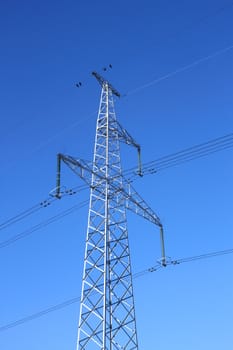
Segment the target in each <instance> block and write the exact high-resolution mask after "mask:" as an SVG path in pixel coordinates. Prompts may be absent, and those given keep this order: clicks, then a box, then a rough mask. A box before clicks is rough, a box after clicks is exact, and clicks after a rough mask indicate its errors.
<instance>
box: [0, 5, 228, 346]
mask: <svg viewBox="0 0 233 350" xmlns="http://www.w3.org/2000/svg"><path fill="white" fill-rule="evenodd" d="M232 23H233V1H230V0H221V1H220V0H195V1H194V0H188V1H184V0H183V1H182V0H176V1H171V0H144V1H138V0H134V1H131V0H130V1H127V0H125V1H123V0H118V1H106V0H102V1H94V0H93V1H90V0H86V1H74V0H66V1H64V0H63V1H62V0H57V1H54V0H48V1H44V0H40V1H36V0H30V1H29V0H22V1H16V0H11V1H10V0H9V1H2V2H1V5H0V43H1V54H0V77H1V79H0V93H1V102H0V113H1V167H0V174H1V175H0V176H1V184H0V186H1V211H0V222H1V223H2V222H4V221H5V220H7V219H8V218H10V217H12V216H15V215H17V214H18V213H20V212H22V211H23V210H25V209H27V208H30V207H31V206H33V205H34V204H37V203H40V201H41V200H43V199H45V198H47V197H48V194H49V192H50V191H51V190H52V189H53V188H54V187H55V177H56V154H57V153H58V152H61V153H66V154H70V155H73V156H77V157H80V158H84V159H88V160H91V159H92V153H93V146H94V136H95V119H96V117H97V110H98V105H99V98H100V86H99V85H98V83H97V82H96V81H95V80H94V78H92V77H91V74H90V73H91V72H92V71H93V70H96V71H98V72H100V73H101V74H105V72H103V67H105V66H108V65H109V63H111V64H112V66H113V69H108V71H107V72H106V74H105V76H106V77H107V78H108V79H109V80H110V81H111V82H112V84H113V85H114V86H115V87H116V88H117V89H118V90H119V91H120V92H121V93H122V95H124V96H123V97H122V98H121V99H120V100H116V102H115V108H116V114H117V118H118V120H119V121H120V123H121V124H122V125H123V126H124V127H125V128H126V129H127V130H128V131H129V132H130V133H131V134H132V135H133V137H134V138H135V139H136V140H137V142H138V143H140V144H141V146H142V160H143V162H147V161H150V160H154V159H156V158H158V157H160V156H163V155H167V154H169V153H172V152H176V151H179V150H182V149H184V148H187V147H190V146H193V145H195V144H198V143H201V142H205V141H208V140H210V139H213V138H216V137H219V136H222V135H225V134H228V133H231V132H232V130H233V121H232V111H233V24H232ZM215 53H217V54H215ZM202 58H207V59H206V60H203V61H201V62H199V60H200V59H202ZM194 62H197V64H194V65H192V63H194ZM189 65H190V67H189V68H187V69H184V70H180V69H181V68H182V67H188V66H189ZM176 71H177V73H175V74H171V75H170V73H173V72H176ZM161 77H164V78H163V79H161V80H159V79H160V78H161ZM77 81H81V82H82V87H81V88H76V87H75V83H76V82H77ZM150 83H151V84H150ZM121 150H122V164H123V167H124V168H125V169H126V168H128V167H131V166H134V165H136V161H137V158H136V154H135V152H134V150H132V149H130V148H127V146H124V145H122V149H121ZM62 171H63V178H62V181H63V183H64V185H65V186H66V187H67V188H69V187H72V186H78V185H81V184H82V183H81V180H80V179H78V178H77V177H75V176H74V175H73V174H70V171H69V170H68V169H65V166H64V167H63V169H62ZM232 175H233V165H232V150H231V149H229V150H225V151H223V152H219V153H216V154H214V155H210V156H208V157H205V158H201V159H199V160H195V161H192V162H189V163H186V164H183V165H179V166H177V167H173V168H171V169H167V170H166V171H165V170H164V171H163V172H159V173H158V174H154V175H151V176H145V177H144V178H140V179H138V180H137V181H136V182H135V187H136V189H137V190H138V192H139V193H140V194H141V195H142V196H143V198H144V199H145V200H146V201H147V202H148V203H149V204H150V205H151V207H152V208H153V209H154V210H155V211H156V212H157V213H158V215H159V216H160V218H161V221H162V222H163V224H164V228H165V239H166V253H167V256H169V257H171V258H172V259H178V258H182V257H189V256H192V255H199V254H203V253H208V252H214V251H219V250H224V249H229V248H232V247H233V240H232V229H233V223H232V197H233V190H232ZM88 196H89V193H88V190H87V191H84V192H82V193H80V194H77V195H76V196H68V197H64V198H63V199H61V200H60V201H55V202H54V203H53V204H51V205H50V206H49V207H47V208H44V209H43V210H40V211H39V212H38V213H36V214H34V215H32V216H29V217H27V218H26V219H25V220H24V221H22V222H18V223H16V224H14V225H12V226H11V227H9V228H7V229H6V230H2V231H1V232H0V233H1V241H0V242H3V241H5V240H7V239H9V238H10V237H12V236H14V235H16V234H18V233H20V232H22V231H24V230H26V229H28V228H30V227H32V226H34V225H36V224H38V223H39V222H41V221H43V220H46V219H47V218H49V217H51V216H53V215H56V214H57V213H59V212H61V211H63V210H65V209H67V208H70V207H71V206H72V205H75V204H78V203H80V202H82V201H83V200H85V199H88ZM87 213H88V207H87V206H86V207H84V208H82V209H80V210H78V211H76V212H74V213H73V214H72V215H69V216H66V217H64V218H63V219H62V220H60V221H57V222H56V223H54V224H52V225H49V226H47V227H44V228H43V229H42V230H39V231H36V232H34V233H33V234H31V235H30V236H28V237H25V238H24V239H21V240H19V241H17V242H15V243H14V244H12V245H9V246H8V247H5V248H2V249H0V266H1V268H0V270H1V277H0V280H1V289H0V290H1V292H0V296H1V297H0V327H1V326H4V325H7V324H8V323H11V322H14V321H16V320H18V319H20V318H23V317H26V316H28V315H31V314H33V313H36V312H39V311H40V310H44V309H46V308H48V307H50V306H52V305H56V304H58V303H61V302H63V301H65V300H68V299H71V298H74V297H78V296H79V295H80V290H81V276H82V267H83V258H84V247H85V235H86V225H87ZM128 227H129V239H130V248H131V255H132V267H133V272H134V273H136V272H138V271H141V270H144V269H147V268H149V267H150V266H153V265H155V264H156V261H157V260H158V259H159V257H160V248H159V236H158V229H157V228H156V227H154V226H153V225H152V224H150V223H148V222H145V221H144V220H143V219H141V218H139V217H137V216H135V215H133V214H131V213H129V215H128ZM232 261H233V260H232V256H231V255H226V256H221V257H216V258H213V259H208V260H201V261H195V262H192V263H187V264H182V265H179V266H171V267H167V268H165V269H161V270H159V271H158V272H154V273H151V274H146V275H145V276H142V277H140V278H138V279H135V280H134V292H135V308H136V316H137V328H138V338H139V348H140V349H143V350H151V349H159V350H168V349H169V350H170V349H172V350H187V349H189V350H196V349H198V350H206V349H211V350H219V349H220V348H221V349H224V350H230V349H231V347H232V342H233V329H232V328H233V327H232V324H233V322H232V319H233V307H232V295H233V281H232ZM78 316H79V305H78V303H76V304H72V305H70V306H69V307H67V308H64V309H61V310H58V311H56V312H53V313H49V314H47V315H45V316H43V317H40V318H37V319H36V320H33V321H30V322H27V323H24V324H22V325H19V326H17V327H14V328H11V329H8V330H6V331H4V332H0V349H4V350H12V349H17V350H39V349H43V350H53V349H54V350H55V349H56V350H67V349H70V350H71V349H75V348H76V337H77V325H78Z"/></svg>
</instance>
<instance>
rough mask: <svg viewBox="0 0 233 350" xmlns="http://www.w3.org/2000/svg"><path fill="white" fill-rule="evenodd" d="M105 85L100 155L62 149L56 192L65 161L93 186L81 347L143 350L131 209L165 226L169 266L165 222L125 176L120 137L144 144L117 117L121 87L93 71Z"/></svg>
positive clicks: (98, 132) (98, 140)
mask: <svg viewBox="0 0 233 350" xmlns="http://www.w3.org/2000/svg"><path fill="white" fill-rule="evenodd" d="M92 74H93V75H94V76H95V78H96V79H97V80H98V82H99V83H100V85H101V87H102V92H101V100H100V106H99V113H98V118H97V123H96V137H95V147H94V159H93V163H92V164H91V165H90V164H89V163H87V162H85V161H84V160H81V159H76V158H74V157H72V156H68V155H63V154H58V158H57V159H58V172H57V187H56V194H55V195H56V197H58V198H60V197H61V190H60V189H61V185H60V171H61V161H63V162H64V163H65V164H66V165H68V166H69V167H70V169H71V170H72V171H74V172H75V173H76V174H77V175H78V176H79V177H80V178H82V179H83V180H84V181H85V182H86V183H87V184H88V185H89V186H90V203H89V214H88V227H87V237H86V249H85V257H84V270H83V279H82V292H81V305H80V317H79V327H78V344H77V349H78V350H99V349H100V350H119V349H124V350H138V340H137V330H136V318H135V308H134V294H133V285H132V273H131V262H130V250H129V243H128V230H127V220H126V209H130V210H131V211H133V212H135V213H137V214H138V215H140V216H142V217H144V218H145V219H147V220H149V221H151V222H152V223H154V224H155V225H157V226H158V227H159V228H160V238H161V244H162V260H161V263H162V265H163V266H166V261H165V251H164V240H163V227H162V224H161V222H160V219H159V217H158V216H157V215H156V213H155V212H154V211H153V210H152V209H151V208H150V207H149V206H148V205H147V204H146V202H145V201H144V200H143V199H142V198H141V197H140V196H139V194H138V193H137V192H136V191H135V189H134V188H133V187H132V185H131V184H130V183H129V182H128V181H127V180H126V179H124V178H123V176H122V170H121V159H120V141H122V142H124V143H126V144H128V145H132V146H134V147H136V149H137V150H138V155H139V169H138V174H139V175H141V165H140V146H139V145H138V144H137V143H136V142H135V141H134V139H133V138H132V137H131V136H130V134H129V133H128V132H127V131H126V130H125V129H124V128H123V127H122V126H121V125H120V124H119V123H118V122H117V120H116V114H115V111H114V100H113V95H115V96H118V97H120V94H119V92H118V91H117V90H116V89H114V88H113V86H112V85H111V84H110V83H109V82H108V81H107V80H105V79H104V78H103V77H101V76H100V75H99V74H98V73H96V72H93V73H92Z"/></svg>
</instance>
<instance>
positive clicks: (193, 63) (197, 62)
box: [126, 45, 233, 96]
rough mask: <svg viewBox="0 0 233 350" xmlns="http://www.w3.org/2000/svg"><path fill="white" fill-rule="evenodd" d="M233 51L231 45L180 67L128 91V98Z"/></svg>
mask: <svg viewBox="0 0 233 350" xmlns="http://www.w3.org/2000/svg"><path fill="white" fill-rule="evenodd" d="M232 49H233V45H230V46H227V47H225V48H223V49H221V50H218V51H215V52H213V53H212V54H211V55H208V56H204V57H202V58H199V59H198V60H196V61H194V62H192V63H190V64H187V65H185V66H183V67H180V68H178V69H176V70H174V71H172V72H170V73H168V74H165V75H163V76H161V77H159V78H157V79H153V80H151V81H149V82H148V83H146V84H143V85H141V86H138V87H137V88H135V89H132V90H130V91H128V92H127V93H126V96H129V95H133V94H135V93H137V92H139V91H141V90H144V89H146V88H148V87H150V86H152V85H155V84H157V83H160V82H161V81H163V80H166V79H168V78H171V77H173V76H174V75H176V74H178V73H181V72H184V71H186V70H188V69H190V68H193V67H195V66H197V65H198V64H200V63H203V62H206V61H208V60H210V59H211V58H214V57H216V56H219V55H222V54H223V53H225V52H228V51H230V50H232Z"/></svg>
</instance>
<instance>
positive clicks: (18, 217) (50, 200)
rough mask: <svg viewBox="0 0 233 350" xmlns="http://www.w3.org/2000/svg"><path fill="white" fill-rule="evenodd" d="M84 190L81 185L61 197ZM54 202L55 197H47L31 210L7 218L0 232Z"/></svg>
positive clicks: (0, 226)
mask: <svg viewBox="0 0 233 350" xmlns="http://www.w3.org/2000/svg"><path fill="white" fill-rule="evenodd" d="M86 188H87V186H83V185H82V186H77V187H75V188H73V189H72V190H66V191H64V193H63V197H64V196H68V195H73V194H76V193H77V192H81V191H82V190H85V189H86ZM56 200H57V198H56V197H48V198H46V199H45V200H43V201H41V202H40V203H38V204H35V205H33V206H32V207H31V208H28V209H26V210H24V211H23V212H21V213H19V214H17V215H15V216H13V217H11V218H9V219H8V220H6V221H4V222H3V223H1V224H0V231H1V230H4V229H6V228H7V227H9V226H11V225H13V224H15V223H17V222H19V221H21V220H23V219H25V218H27V217H28V216H30V215H32V214H34V213H36V212H38V211H39V210H41V209H43V208H46V207H48V206H49V205H51V204H52V203H53V202H54V201H56Z"/></svg>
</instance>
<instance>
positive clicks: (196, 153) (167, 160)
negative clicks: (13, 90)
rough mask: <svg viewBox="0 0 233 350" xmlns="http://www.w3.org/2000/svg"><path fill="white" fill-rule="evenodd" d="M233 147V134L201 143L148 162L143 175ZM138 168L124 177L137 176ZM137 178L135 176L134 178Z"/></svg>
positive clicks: (132, 169)
mask: <svg viewBox="0 0 233 350" xmlns="http://www.w3.org/2000/svg"><path fill="white" fill-rule="evenodd" d="M232 147H233V133H230V134H227V135H224V136H221V137H218V138H215V139H212V140H209V141H207V142H203V143H200V144H198V145H195V146H192V147H189V148H186V149H184V150H181V151H178V152H175V153H172V154H169V155H167V156H163V157H161V158H158V159H156V160H153V161H150V162H147V163H145V164H143V166H142V174H143V175H149V174H154V173H156V172H158V171H161V170H164V169H167V168H170V167H174V166H177V165H180V164H183V163H186V162H190V161H191V160H195V159H198V158H201V157H205V156H208V155H210V154H213V153H216V152H220V151H223V150H226V149H228V148H232ZM136 172H137V168H136V167H134V168H131V169H128V170H126V171H125V172H123V174H124V176H128V175H131V174H132V173H134V175H136ZM134 177H135V176H134Z"/></svg>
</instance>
